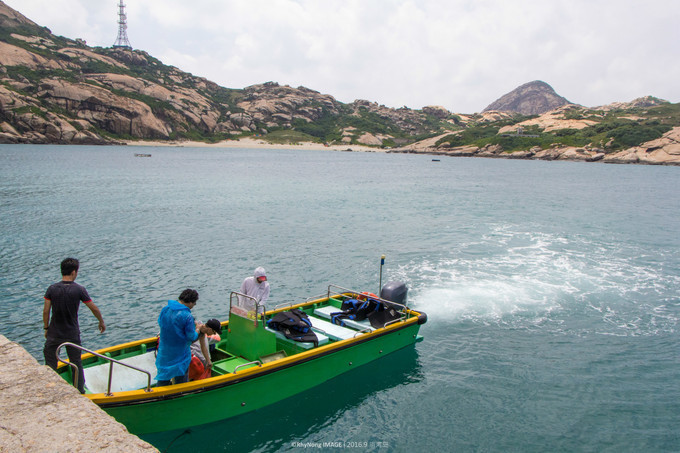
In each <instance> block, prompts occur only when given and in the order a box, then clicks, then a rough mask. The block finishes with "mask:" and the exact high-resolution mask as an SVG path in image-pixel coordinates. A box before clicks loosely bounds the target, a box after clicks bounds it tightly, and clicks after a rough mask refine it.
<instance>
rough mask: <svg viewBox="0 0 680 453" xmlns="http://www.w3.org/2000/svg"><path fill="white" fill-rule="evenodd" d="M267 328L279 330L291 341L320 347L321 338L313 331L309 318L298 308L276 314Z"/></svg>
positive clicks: (268, 322)
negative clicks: (310, 343)
mask: <svg viewBox="0 0 680 453" xmlns="http://www.w3.org/2000/svg"><path fill="white" fill-rule="evenodd" d="M267 327H269V328H270V329H272V330H278V331H279V332H281V333H283V334H284V335H285V336H286V338H290V339H291V340H294V341H300V342H304V343H307V342H312V343H314V346H319V338H318V337H317V336H316V334H315V333H314V331H312V323H311V321H310V320H309V316H307V313H305V312H303V311H301V310H298V309H297V308H294V309H292V310H289V311H282V312H280V313H277V314H275V315H274V317H273V318H271V319H270V320H269V321H267Z"/></svg>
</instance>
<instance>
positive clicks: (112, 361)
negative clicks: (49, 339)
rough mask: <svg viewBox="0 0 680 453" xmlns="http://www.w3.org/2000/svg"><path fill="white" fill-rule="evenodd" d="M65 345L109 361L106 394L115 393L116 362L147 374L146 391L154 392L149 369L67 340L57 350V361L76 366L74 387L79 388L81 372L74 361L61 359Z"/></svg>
mask: <svg viewBox="0 0 680 453" xmlns="http://www.w3.org/2000/svg"><path fill="white" fill-rule="evenodd" d="M64 346H72V347H74V348H76V349H80V350H81V351H85V352H88V353H90V354H92V355H94V356H97V357H99V358H102V359H104V360H107V361H108V362H109V382H108V385H107V388H106V396H112V395H113V393H111V379H112V378H113V364H114V363H117V364H118V365H122V366H124V367H128V368H132V369H133V370H135V371H139V372H140V373H144V374H146V376H147V378H148V383H147V385H146V389H145V390H144V391H145V392H147V393H149V392H153V390H151V373H150V372H148V371H146V370H143V369H141V368H137V367H136V366H133V365H130V364H127V363H123V362H121V361H119V360H116V359H112V358H111V357H107V356H105V355H101V354H99V353H96V352H94V351H90V350H89V349H87V348H84V347H82V346H80V345H78V344H73V343H70V342H66V343H62V344H60V345H59V347H58V348H57V351H56V354H57V363H59V362H61V363H65V364H66V365H69V366H71V367H73V368H75V370H76V372H75V374H74V377H73V386H74V387H76V388H78V374H79V373H78V367H77V366H76V365H75V364H74V363H71V362H66V361H64V360H61V358H60V357H59V352H61V348H63V347H64Z"/></svg>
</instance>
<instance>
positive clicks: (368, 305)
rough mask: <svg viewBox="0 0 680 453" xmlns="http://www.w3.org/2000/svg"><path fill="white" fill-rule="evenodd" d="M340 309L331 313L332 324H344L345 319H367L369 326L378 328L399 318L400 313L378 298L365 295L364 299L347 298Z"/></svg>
mask: <svg viewBox="0 0 680 453" xmlns="http://www.w3.org/2000/svg"><path fill="white" fill-rule="evenodd" d="M340 309H341V310H342V311H338V312H335V313H331V321H332V322H333V324H337V325H339V326H343V327H344V326H345V322H344V320H345V319H351V320H352V321H363V320H364V319H368V320H369V322H370V323H371V326H372V327H374V328H376V329H378V328H380V327H384V326H385V324H386V323H388V322H390V321H393V320H395V319H399V318H400V317H401V315H400V314H399V313H398V312H397V310H395V309H394V308H393V307H391V306H386V305H385V304H384V303H382V302H381V301H379V300H375V299H372V298H370V297H367V298H366V300H357V299H348V300H345V301H344V302H343V303H342V305H341V306H340Z"/></svg>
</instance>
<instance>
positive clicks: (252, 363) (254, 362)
mask: <svg viewBox="0 0 680 453" xmlns="http://www.w3.org/2000/svg"><path fill="white" fill-rule="evenodd" d="M255 364H258V365H257V366H262V362H260V361H259V360H253V361H252V362H248V363H242V364H240V365H236V368H234V371H233V373H234V374H236V370H238V369H239V368H242V367H244V366H248V365H255Z"/></svg>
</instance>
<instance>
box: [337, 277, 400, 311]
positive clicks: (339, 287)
mask: <svg viewBox="0 0 680 453" xmlns="http://www.w3.org/2000/svg"><path fill="white" fill-rule="evenodd" d="M331 288H335V289H338V290H340V291H341V293H342V292H345V293H352V294H355V295H356V296H363V297H369V296H367V295H366V294H362V293H360V292H359V291H355V290H353V289H348V288H343V287H342V286H338V285H333V284H330V285H328V293H327V294H328V295H327V297H328V298H329V299H330V297H331ZM370 297H371V299H375V300H378V301H380V302H384V303H386V304H389V305H391V306H397V307H401V310H402V311H403V312H404V314H405V315H406V319H409V318H410V317H411V309H410V308H408V307H407V306H406V305H402V304H399V303H397V302H392V301H391V300H387V299H383V298H381V297H378V296H375V297H373V296H370Z"/></svg>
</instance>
